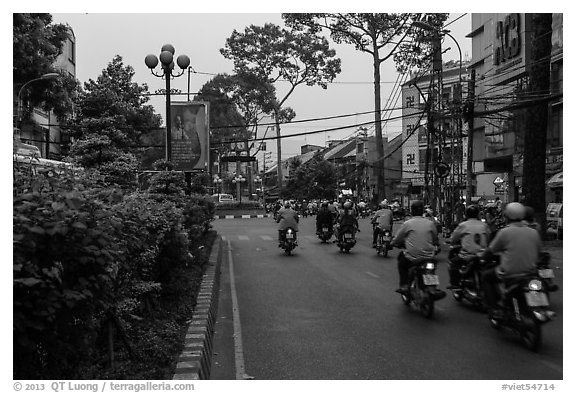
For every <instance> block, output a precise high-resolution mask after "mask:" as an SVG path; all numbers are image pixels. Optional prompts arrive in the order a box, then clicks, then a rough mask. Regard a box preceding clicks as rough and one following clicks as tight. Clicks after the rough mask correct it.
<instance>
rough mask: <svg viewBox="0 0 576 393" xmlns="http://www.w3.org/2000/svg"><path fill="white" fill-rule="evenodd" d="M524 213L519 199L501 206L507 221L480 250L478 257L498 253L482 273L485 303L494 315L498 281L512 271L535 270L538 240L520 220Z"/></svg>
mask: <svg viewBox="0 0 576 393" xmlns="http://www.w3.org/2000/svg"><path fill="white" fill-rule="evenodd" d="M525 214H526V210H525V208H524V205H522V204H521V203H519V202H511V203H509V204H507V205H506V207H505V209H504V217H505V218H506V221H507V225H506V226H505V227H504V228H502V229H500V230H499V231H498V233H497V234H496V236H494V239H493V240H492V241H491V242H490V245H489V246H488V248H487V249H486V250H485V251H484V252H481V253H480V255H481V256H482V257H489V256H490V255H492V254H500V263H499V264H498V265H496V266H495V267H492V268H490V269H488V270H486V271H485V272H484V273H483V274H482V284H483V288H484V294H485V299H486V305H487V306H488V308H489V309H490V310H491V312H492V314H493V315H495V316H499V315H500V316H501V315H502V310H501V308H500V307H499V306H500V305H499V304H498V301H499V298H500V290H499V288H498V283H499V282H500V281H503V280H505V279H506V278H507V277H510V276H512V275H518V274H529V273H534V274H535V273H536V271H537V267H536V266H537V262H538V257H539V255H540V251H541V249H542V240H541V239H540V235H539V234H538V232H537V231H536V230H535V229H532V228H530V227H528V226H526V224H525V223H524V222H523V221H522V220H523V219H524V216H525Z"/></svg>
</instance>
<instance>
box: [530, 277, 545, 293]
mask: <svg viewBox="0 0 576 393" xmlns="http://www.w3.org/2000/svg"><path fill="white" fill-rule="evenodd" d="M528 289H530V290H531V291H540V290H541V289H542V281H540V280H530V282H529V283H528Z"/></svg>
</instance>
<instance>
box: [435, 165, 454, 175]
mask: <svg viewBox="0 0 576 393" xmlns="http://www.w3.org/2000/svg"><path fill="white" fill-rule="evenodd" d="M434 174H435V175H436V176H438V177H440V178H445V177H448V175H449V174H450V166H449V165H448V164H446V163H445V162H439V163H438V164H436V166H435V167H434Z"/></svg>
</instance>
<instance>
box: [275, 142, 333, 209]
mask: <svg viewBox="0 0 576 393" xmlns="http://www.w3.org/2000/svg"><path fill="white" fill-rule="evenodd" d="M290 173H291V176H290V179H289V180H288V183H287V184H286V188H285V189H284V190H282V195H283V196H284V197H288V198H294V199H306V200H311V199H331V198H334V196H335V195H336V170H335V168H334V165H332V163H330V162H328V161H326V160H324V159H323V158H322V153H317V154H315V155H314V157H312V158H311V159H310V160H309V161H307V162H305V163H304V164H302V163H301V162H300V161H295V162H293V163H291V168H290Z"/></svg>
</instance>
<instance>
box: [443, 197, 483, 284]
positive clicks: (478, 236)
mask: <svg viewBox="0 0 576 393" xmlns="http://www.w3.org/2000/svg"><path fill="white" fill-rule="evenodd" d="M479 215H480V208H479V207H478V205H470V206H468V207H466V221H462V222H461V223H460V224H458V226H457V227H456V229H454V232H452V237H451V239H450V244H452V245H453V246H454V245H460V246H461V247H460V251H459V252H458V255H454V256H453V258H450V260H449V268H448V272H449V273H450V285H449V286H448V289H455V288H458V283H459V281H460V267H461V266H462V264H464V263H466V262H468V261H470V259H472V258H474V257H476V255H477V254H478V252H480V251H481V250H484V249H485V248H486V247H487V246H488V239H489V237H490V229H489V228H488V225H486V223H484V222H482V221H480V219H479Z"/></svg>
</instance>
